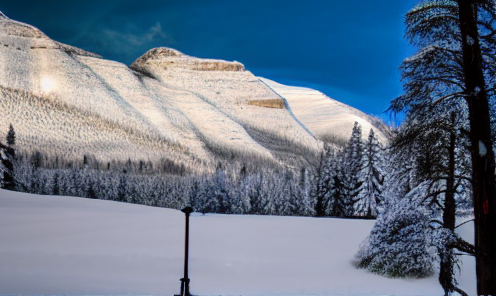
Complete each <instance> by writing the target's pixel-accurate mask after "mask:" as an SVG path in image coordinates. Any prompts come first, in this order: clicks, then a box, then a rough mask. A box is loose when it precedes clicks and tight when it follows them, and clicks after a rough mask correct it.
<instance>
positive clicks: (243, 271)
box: [0, 190, 476, 295]
mask: <svg viewBox="0 0 496 296" xmlns="http://www.w3.org/2000/svg"><path fill="white" fill-rule="evenodd" d="M373 223H374V222H373V221H357V220H341V219H314V218H293V217H264V216H226V215H205V216H203V215H201V214H193V216H192V217H191V222H190V224H191V238H190V240H191V249H190V278H191V291H192V293H194V294H195V295H442V294H443V291H442V289H441V287H440V286H439V284H438V281H437V276H433V277H431V278H427V279H422V280H401V279H400V280H398V279H387V278H383V277H380V276H377V275H374V274H370V273H367V272H366V271H364V270H357V269H355V268H354V267H353V266H352V265H351V259H352V258H353V254H354V253H355V252H356V250H357V248H358V245H359V244H360V243H361V242H362V240H363V239H364V238H365V237H366V236H367V234H368V233H369V231H370V229H371V228H372V226H373ZM0 225H1V226H0V262H1V264H0V295H1V294H44V295H49V294H59V295H60V294H73V295H81V294H86V295H88V294H89V295H95V294H99V295H102V294H105V295H138V294H139V295H147V294H148V295H150V294H159V295H173V294H174V293H176V294H178V293H179V287H180V282H179V279H180V278H181V275H182V268H183V251H184V249H183V247H184V246H183V243H184V214H183V213H181V212H179V211H175V210H170V209H160V208H151V207H146V206H140V205H131V204H124V203H117V202H111V201H101V200H88V199H82V198H75V197H59V196H37V195H29V194H23V193H15V192H8V191H3V190H0ZM463 227H464V228H463ZM463 227H462V228H463V229H461V231H462V232H463V235H464V236H469V237H471V236H472V233H473V231H472V228H473V225H465V226H463ZM463 271H464V272H463V274H462V279H461V285H460V286H461V287H462V288H463V289H464V290H465V291H467V292H468V293H469V294H470V295H475V294H476V293H475V268H474V260H473V259H471V258H465V259H464V266H463Z"/></svg>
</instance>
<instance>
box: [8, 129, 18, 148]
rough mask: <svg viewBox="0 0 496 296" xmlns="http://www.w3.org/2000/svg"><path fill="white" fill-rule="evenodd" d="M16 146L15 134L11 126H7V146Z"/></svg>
mask: <svg viewBox="0 0 496 296" xmlns="http://www.w3.org/2000/svg"><path fill="white" fill-rule="evenodd" d="M15 144H16V134H15V131H14V127H13V126H12V124H10V126H9V132H8V133H7V146H9V147H12V148H13V147H14V146H15Z"/></svg>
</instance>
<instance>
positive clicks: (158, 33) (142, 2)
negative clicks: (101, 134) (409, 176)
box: [0, 0, 418, 121]
mask: <svg viewBox="0 0 496 296" xmlns="http://www.w3.org/2000/svg"><path fill="white" fill-rule="evenodd" d="M417 2H418V1H417V0H373V1H372V0H306V1H301V0H299V1H294V0H87V1H72V0H70V1H69V0H43V1H42V0H0V10H1V11H2V12H3V13H5V14H6V15H7V16H8V17H10V18H12V19H15V20H19V21H22V22H26V23H29V24H32V25H34V26H36V27H38V28H40V29H41V30H42V31H43V32H45V33H46V34H47V35H48V36H49V37H51V38H52V39H55V40H57V41H60V42H63V43H67V44H70V45H73V46H77V47H80V48H83V49H86V50H89V51H92V52H95V53H98V54H100V55H102V56H103V57H104V58H106V59H111V60H117V61H120V62H123V63H125V64H130V63H131V62H132V61H134V60H135V59H136V58H138V57H139V56H140V55H141V54H143V53H144V52H146V51H147V50H148V49H150V48H153V47H157V46H168V47H173V48H176V49H178V50H180V51H182V52H184V53H186V54H188V55H193V56H197V57H205V58H219V59H225V60H236V61H239V62H242V63H243V64H245V66H246V68H247V69H248V70H249V71H251V72H253V73H254V74H255V75H257V76H263V77H267V78H269V79H273V80H276V81H278V82H281V83H284V84H290V85H297V86H308V87H312V88H315V89H318V90H320V91H322V92H324V93H326V94H327V95H328V96H330V97H332V98H334V99H336V100H339V101H341V102H344V103H346V104H349V105H351V106H354V107H356V108H358V109H360V110H362V111H364V112H367V113H370V114H374V115H378V116H380V117H381V118H383V119H385V120H386V121H387V120H388V119H389V116H388V115H386V114H383V113H382V112H383V111H384V110H386V109H387V108H388V106H389V102H390V101H391V99H393V98H395V97H396V96H398V95H399V94H401V91H402V86H401V83H400V75H399V72H398V66H399V65H400V63H401V61H402V60H403V59H404V58H405V57H407V56H408V55H411V54H412V53H413V48H412V47H410V46H409V45H408V43H407V42H406V40H404V39H403V35H404V26H403V16H404V14H405V12H407V11H408V10H409V9H410V8H412V7H413V5H415V4H416V3H417Z"/></svg>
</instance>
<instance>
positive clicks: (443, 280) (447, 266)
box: [439, 113, 456, 296]
mask: <svg viewBox="0 0 496 296" xmlns="http://www.w3.org/2000/svg"><path fill="white" fill-rule="evenodd" d="M455 120H456V118H455V114H454V113H452V114H451V125H450V138H449V146H448V147H449V148H448V155H449V157H448V158H449V160H448V178H447V180H446V193H445V196H444V197H445V198H444V211H443V227H444V228H447V229H449V230H450V231H451V232H455V218H456V202H455V149H456V132H455ZM440 255H441V256H440V257H441V264H440V271H439V282H440V284H441V286H442V287H443V289H444V293H445V296H448V295H450V294H451V293H452V292H454V291H455V289H456V286H455V280H454V274H455V272H454V271H455V270H454V269H455V266H454V265H455V255H454V252H453V247H452V246H446V247H445V248H444V249H443V250H441V254H440Z"/></svg>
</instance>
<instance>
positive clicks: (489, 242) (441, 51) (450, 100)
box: [392, 0, 496, 295]
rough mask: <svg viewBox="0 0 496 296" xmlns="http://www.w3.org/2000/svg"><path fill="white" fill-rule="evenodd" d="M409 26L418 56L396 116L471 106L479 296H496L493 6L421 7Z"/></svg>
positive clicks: (433, 1)
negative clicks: (442, 107) (438, 107)
mask: <svg viewBox="0 0 496 296" xmlns="http://www.w3.org/2000/svg"><path fill="white" fill-rule="evenodd" d="M406 25H407V36H408V37H409V38H410V41H411V42H412V43H413V44H415V45H417V46H419V47H420V51H419V52H418V53H417V54H416V55H415V56H413V57H412V58H409V59H407V60H405V62H404V63H403V65H402V72H403V79H404V81H405V91H406V94H405V95H403V96H401V97H399V98H398V99H396V100H395V101H393V103H392V110H394V111H396V112H401V111H408V112H409V113H410V114H413V115H416V114H422V113H425V112H429V111H430V110H431V108H432V107H433V106H436V105H438V104H440V103H447V104H450V105H461V104H464V105H466V106H467V109H468V121H469V129H468V135H469V138H470V143H471V144H470V154H471V167H472V172H471V175H472V176H471V180H472V189H473V200H474V213H475V223H474V225H475V229H476V230H475V235H476V238H475V242H476V245H475V249H476V251H477V254H476V269H477V290H478V293H479V294H480V295H496V286H495V285H494V282H496V237H495V236H494V235H493V233H492V231H493V230H494V229H495V228H496V188H495V187H496V186H495V185H496V184H495V178H494V175H495V160H494V152H493V143H492V133H491V113H490V112H491V109H490V104H489V101H490V100H494V96H495V92H496V89H495V88H494V87H493V85H494V81H495V77H496V75H495V74H496V63H495V59H494V48H495V45H496V29H495V28H496V8H495V2H494V1H490V0H456V1H455V0H429V1H423V2H421V3H420V4H418V5H417V6H416V7H414V8H413V9H412V10H411V11H410V12H409V13H408V14H407V15H406ZM492 111H494V108H493V110H492ZM430 116H436V114H434V113H432V114H431V115H430ZM493 119H494V114H493ZM446 293H450V291H449V290H448V291H446Z"/></svg>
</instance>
